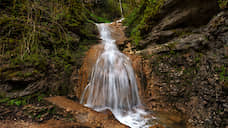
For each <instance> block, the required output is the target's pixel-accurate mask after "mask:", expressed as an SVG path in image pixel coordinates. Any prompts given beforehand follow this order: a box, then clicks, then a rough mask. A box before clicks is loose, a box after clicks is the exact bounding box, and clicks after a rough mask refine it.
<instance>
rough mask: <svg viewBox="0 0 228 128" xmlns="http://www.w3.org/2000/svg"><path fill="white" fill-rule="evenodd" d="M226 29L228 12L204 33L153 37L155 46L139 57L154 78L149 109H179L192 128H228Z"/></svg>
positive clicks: (163, 32) (170, 32)
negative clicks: (141, 57)
mask: <svg viewBox="0 0 228 128" xmlns="http://www.w3.org/2000/svg"><path fill="white" fill-rule="evenodd" d="M227 25H228V11H222V12H220V13H218V14H217V15H215V16H214V18H212V19H211V20H210V21H209V22H208V23H207V24H206V25H202V26H200V27H199V28H188V29H187V30H186V28H185V29H182V30H183V31H182V33H179V32H177V31H174V30H161V31H158V32H156V33H153V34H151V36H150V35H148V38H147V39H148V40H147V41H148V43H149V42H150V41H151V42H150V43H149V44H147V45H145V44H143V45H142V46H143V47H144V49H143V50H140V51H138V52H136V53H141V54H142V55H143V56H144V66H143V67H144V68H146V69H144V71H147V72H149V73H146V79H147V81H148V82H147V85H146V90H145V92H146V93H145V97H146V99H147V106H149V107H151V108H153V109H154V110H156V108H158V109H159V108H167V106H169V107H174V108H176V109H177V110H178V111H181V112H183V113H185V114H187V121H186V123H188V127H194V128H195V127H197V128H214V127H226V125H227V122H228V120H227V116H226V113H227V112H228V108H227V102H226V101H227V100H228V94H227V89H228V87H227V82H228V76H227V75H228V74H227V72H228V69H227V65H228V63H227V62H228V60H227V57H228V54H227V45H228V41H227V39H228V36H227V35H228V29H227V27H226V26H227ZM158 26H160V25H158ZM179 30H180V29H178V31H179ZM149 40H150V41H149ZM152 40H153V41H152ZM144 41H145V40H144ZM160 41H161V43H159V42H160Z"/></svg>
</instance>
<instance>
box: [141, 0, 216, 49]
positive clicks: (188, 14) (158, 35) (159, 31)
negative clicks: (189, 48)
mask: <svg viewBox="0 0 228 128" xmlns="http://www.w3.org/2000/svg"><path fill="white" fill-rule="evenodd" d="M218 9H219V8H218V4H217V1H216V0H209V1H208V0H201V1H198V0H185V1H183V0H166V1H165V2H164V3H163V6H162V7H161V8H160V10H159V12H158V13H157V14H156V16H154V17H153V18H152V19H151V21H148V22H155V25H154V26H152V28H151V29H152V30H151V31H150V33H148V35H147V36H146V38H145V39H143V40H142V41H140V43H139V46H140V47H142V48H145V47H147V46H148V45H151V44H154V43H159V44H161V43H164V42H167V41H168V40H171V39H172V38H174V37H176V36H177V35H178V34H180V33H179V32H188V30H189V28H192V27H199V26H202V25H205V24H207V23H208V22H209V20H210V19H211V17H212V16H213V15H215V14H216V13H217V12H218ZM146 34H147V33H146Z"/></svg>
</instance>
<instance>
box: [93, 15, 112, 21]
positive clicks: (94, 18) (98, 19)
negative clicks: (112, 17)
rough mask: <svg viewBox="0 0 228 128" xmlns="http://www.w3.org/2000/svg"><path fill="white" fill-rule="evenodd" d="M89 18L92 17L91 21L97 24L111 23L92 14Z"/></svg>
mask: <svg viewBox="0 0 228 128" xmlns="http://www.w3.org/2000/svg"><path fill="white" fill-rule="evenodd" d="M90 16H91V17H92V19H93V20H95V21H96V22H98V23H111V21H109V20H107V19H105V18H103V17H99V16H97V15H95V14H93V13H91V14H90Z"/></svg>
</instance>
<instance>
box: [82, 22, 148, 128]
mask: <svg viewBox="0 0 228 128" xmlns="http://www.w3.org/2000/svg"><path fill="white" fill-rule="evenodd" d="M97 27H98V29H99V32H100V37H101V39H102V44H103V45H104V51H103V53H102V54H101V55H100V56H99V57H98V59H97V61H96V64H95V65H94V67H93V71H92V74H91V79H90V82H89V84H88V85H87V86H86V88H85V90H84V92H83V94H82V97H81V103H85V106H87V107H90V108H93V109H94V110H96V111H103V110H106V109H109V110H110V111H112V113H113V114H114V116H115V117H116V118H117V119H118V120H119V121H120V122H122V123H123V124H126V125H128V126H130V127H134V128H137V127H149V126H146V122H147V119H145V118H144V116H145V115H146V113H145V112H144V110H142V109H139V108H140V107H141V106H142V104H141V101H140V98H139V94H138V88H137V82H136V79H135V74H134V71H133V68H132V66H131V61H130V59H129V58H128V57H127V56H126V55H124V54H123V53H121V52H120V51H119V50H118V48H117V46H116V44H115V40H114V39H112V37H111V33H110V30H109V24H105V23H102V24H97Z"/></svg>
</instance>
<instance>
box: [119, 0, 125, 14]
mask: <svg viewBox="0 0 228 128" xmlns="http://www.w3.org/2000/svg"><path fill="white" fill-rule="evenodd" d="M119 4H120V12H121V16H122V17H123V16H124V15H123V7H122V1H121V0H119Z"/></svg>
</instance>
